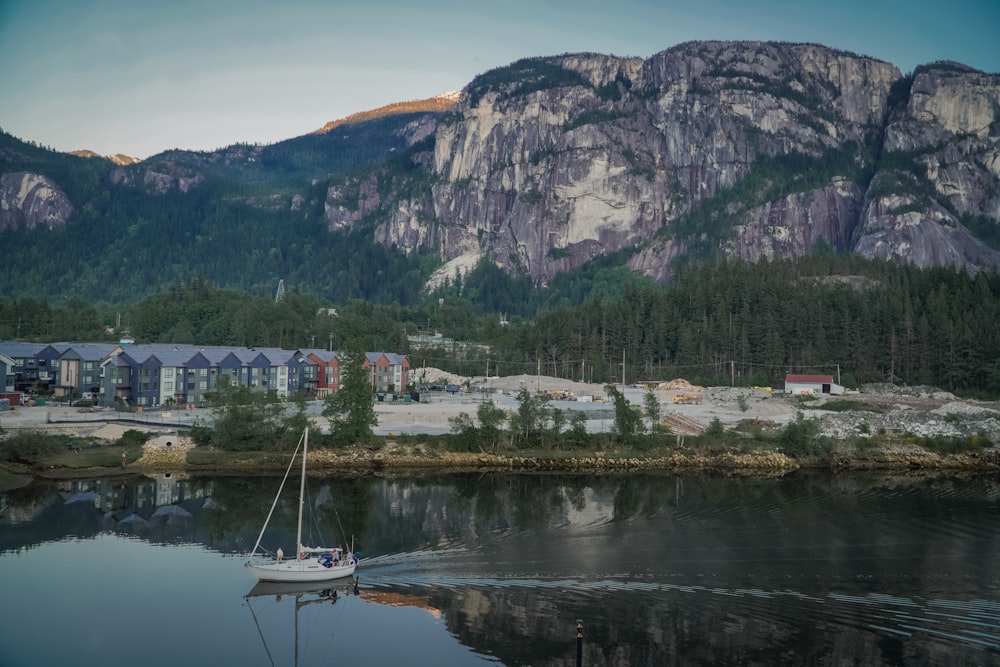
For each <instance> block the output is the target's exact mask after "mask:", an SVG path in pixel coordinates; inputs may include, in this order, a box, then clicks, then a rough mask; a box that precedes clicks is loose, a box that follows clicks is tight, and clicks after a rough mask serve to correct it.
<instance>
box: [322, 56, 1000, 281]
mask: <svg viewBox="0 0 1000 667" xmlns="http://www.w3.org/2000/svg"><path fill="white" fill-rule="evenodd" d="M909 83H911V82H910V81H909V80H908V79H904V78H903V77H902V75H901V73H900V72H899V70H897V69H896V68H895V67H893V66H892V65H889V64H887V63H884V62H880V61H877V60H874V59H871V58H865V57H861V56H857V55H853V54H848V53H844V52H840V51H835V50H833V49H829V48H825V47H822V46H817V45H811V44H775V43H759V42H709V43H704V42H700V43H689V44H683V45H680V46H678V47H675V48H672V49H669V50H667V51H664V52H662V53H659V54H656V55H655V56H653V57H651V58H649V59H647V60H642V59H635V58H615V57H610V56H602V55H593V54H581V55H566V56H558V57H551V58H542V59H534V60H527V61H521V62H519V63H515V64H514V65H512V66H511V67H509V68H505V69H503V70H497V71H494V72H490V73H487V74H484V75H482V76H481V77H478V78H477V79H476V80H474V81H473V82H472V83H470V85H469V86H467V87H466V89H465V90H464V91H463V93H462V96H461V98H460V101H459V102H458V104H457V106H456V107H455V109H454V111H453V112H452V113H450V114H447V115H446V116H445V118H444V119H443V120H442V121H441V123H440V124H439V126H438V127H437V130H436V132H435V135H434V149H433V153H432V154H427V155H424V156H420V159H422V160H424V162H425V165H426V166H425V172H424V174H423V176H422V178H425V179H427V182H428V183H429V184H430V185H428V186H427V187H426V188H424V189H422V190H421V189H419V188H413V187H412V184H404V183H398V182H393V183H387V182H386V181H387V179H388V178H389V177H390V176H392V175H391V174H386V173H382V174H379V173H375V174H372V175H371V176H370V177H369V181H368V182H352V183H340V184H338V185H336V186H334V187H332V188H331V189H330V191H329V193H328V197H327V202H326V203H327V208H326V215H327V219H328V222H329V225H330V227H331V228H333V229H336V228H342V227H345V226H350V225H352V224H355V223H356V222H358V221H359V220H361V219H367V220H371V219H377V220H379V221H380V222H379V224H378V227H377V230H376V233H375V235H376V239H377V240H378V241H379V242H381V243H384V244H386V245H392V246H396V247H399V248H402V249H404V250H406V251H416V250H423V251H432V252H436V253H438V254H439V255H440V257H441V258H442V259H443V260H446V261H451V262H453V263H455V264H462V263H465V264H467V263H468V262H469V260H470V258H478V257H480V256H483V257H487V258H489V259H490V260H492V261H494V262H495V263H497V264H498V265H501V266H505V267H508V268H517V269H523V270H525V271H527V272H528V273H529V274H530V275H531V276H532V278H533V279H534V280H535V281H536V282H537V283H539V284H544V283H545V282H546V281H547V280H549V279H550V278H551V277H553V276H554V275H556V274H558V273H560V272H562V271H566V270H570V269H573V268H576V267H578V266H580V265H582V264H583V263H585V262H586V261H588V260H589V259H591V258H593V257H594V256H595V255H597V254H600V253H604V252H608V251H614V250H618V249H621V248H625V247H632V246H635V247H637V248H638V251H637V252H636V254H635V255H634V256H633V257H632V259H631V260H630V262H629V265H630V266H631V267H632V268H633V269H634V270H637V271H642V272H645V273H648V274H650V275H653V276H655V277H657V278H660V279H666V278H668V277H669V274H670V262H671V261H672V260H673V259H674V258H676V257H678V256H680V255H683V254H685V253H689V252H699V253H703V254H705V253H709V252H716V251H721V252H723V253H725V254H727V255H730V256H734V257H739V258H742V259H745V260H756V259H758V258H760V257H788V256H797V255H803V254H806V253H808V252H810V250H811V249H812V248H813V247H814V246H815V245H816V243H817V242H819V241H822V242H825V243H826V244H828V245H829V246H831V247H832V248H834V249H836V250H838V251H841V252H846V251H857V252H860V253H862V254H864V255H867V256H870V257H886V258H891V259H893V260H896V261H911V262H914V263H917V264H920V265H930V264H951V265H955V266H960V267H964V268H968V269H971V270H975V269H978V268H982V267H998V266H1000V253H998V252H997V250H995V249H993V248H991V247H989V246H988V245H986V244H985V243H983V241H982V240H980V237H982V236H984V235H985V236H989V234H990V233H991V232H990V230H991V229H992V228H995V227H996V226H997V224H998V220H1000V194H998V192H997V191H998V187H997V185H998V183H1000V171H998V165H1000V151H998V145H997V136H998V107H1000V77H998V76H996V75H987V74H983V73H980V72H975V71H973V70H969V69H967V68H963V67H961V66H955V65H950V64H945V65H938V66H930V67H926V68H924V69H923V70H921V71H919V72H918V73H917V74H916V75H915V76H914V77H913V79H912V85H911V86H909V88H907V84H909ZM393 178H398V177H395V176H393ZM910 180H913V181H914V182H915V183H916V185H912V184H911V183H910ZM377 186H379V187H377ZM922 188H923V189H922ZM973 223H976V224H978V226H979V227H978V230H974V231H970V227H969V225H972V224H973ZM984 230H985V234H984Z"/></svg>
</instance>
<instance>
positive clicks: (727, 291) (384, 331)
mask: <svg viewBox="0 0 1000 667" xmlns="http://www.w3.org/2000/svg"><path fill="white" fill-rule="evenodd" d="M487 271H488V270H487ZM592 275H593V276H594V277H598V278H596V279H594V280H591V281H590V282H589V283H586V282H584V283H580V282H578V281H579V275H578V276H577V277H576V278H573V277H567V278H566V279H565V280H564V284H565V285H566V286H567V292H564V294H565V293H569V292H570V291H573V292H574V293H576V296H574V299H578V298H579V299H585V300H584V302H583V303H582V304H579V305H574V304H573V303H572V300H571V299H568V298H565V299H563V298H560V297H559V294H558V292H549V291H545V290H543V291H540V292H537V293H533V292H529V291H528V290H527V289H526V286H525V285H522V284H520V283H519V282H518V280H519V279H518V278H517V277H505V276H500V275H497V274H496V273H495V272H484V273H483V276H486V277H489V278H492V279H493V282H492V286H490V285H491V283H490V281H489V280H484V279H483V276H480V277H479V278H476V277H475V276H472V277H467V278H466V279H465V285H464V289H463V290H462V291H461V293H460V292H459V291H458V290H455V289H454V287H455V286H454V285H452V286H450V287H446V288H445V290H444V291H442V292H440V293H436V294H432V295H430V296H429V297H425V298H424V299H423V300H422V301H421V302H420V303H419V304H418V305H410V306H403V305H400V304H399V303H391V304H376V303H373V302H370V301H362V300H347V301H344V302H341V303H339V304H333V303H330V302H329V301H326V300H323V299H320V298H318V297H315V296H313V295H311V294H309V293H307V292H305V291H302V290H300V289H299V288H298V287H297V286H296V285H295V284H291V285H290V286H289V288H288V290H287V291H286V294H285V296H284V298H282V299H281V300H279V301H275V299H274V298H273V297H272V296H270V295H268V296H254V295H251V294H247V293H246V292H243V291H238V290H229V289H218V288H215V287H214V286H213V285H212V284H211V283H210V282H209V281H207V280H205V279H203V278H199V277H194V278H191V279H189V280H188V281H186V282H181V281H179V280H176V281H174V283H172V284H171V285H170V286H169V287H168V288H166V289H164V290H162V291H160V292H158V293H156V294H154V295H151V296H149V297H146V298H144V299H141V300H139V301H137V302H134V303H124V304H117V305H110V304H91V303H87V302H84V301H82V300H80V299H73V300H69V301H66V302H64V303H62V304H60V305H57V306H52V305H49V304H48V303H47V302H46V301H45V300H44V299H36V298H22V299H17V300H0V339H5V340H11V339H17V340H35V341H44V342H53V341H60V340H63V341H95V342H99V341H107V342H112V341H115V340H116V339H117V338H116V337H117V336H118V335H119V334H120V333H121V332H122V331H128V332H129V333H130V334H131V335H132V336H134V337H135V338H136V339H137V340H138V341H139V342H141V343H154V342H155V343H191V344H201V345H240V346H248V347H253V346H268V347H282V348H285V349H295V348H323V349H332V350H342V349H344V348H345V346H347V345H348V344H349V343H350V344H356V345H358V346H360V347H361V348H363V349H365V350H368V351H376V350H384V351H393V352H398V353H402V354H408V355H409V356H410V362H411V365H412V366H413V367H414V368H417V369H419V368H421V367H433V368H440V369H442V370H447V371H451V372H455V373H459V374H461V375H465V376H472V377H475V376H480V377H481V376H484V375H486V373H487V372H488V373H489V374H491V375H518V374H529V375H530V374H536V373H540V374H545V375H552V376H557V377H564V378H568V379H573V380H585V381H588V382H596V383H602V384H605V383H621V382H622V381H623V380H624V381H625V383H627V384H631V383H637V382H642V381H658V380H669V379H673V378H677V377H683V378H685V379H688V380H689V381H691V382H694V383H696V384H702V385H719V384H723V385H728V384H734V385H737V386H750V385H779V384H780V382H781V381H782V380H783V378H784V375H785V374H786V373H790V372H792V373H823V374H828V375H833V376H834V379H835V381H837V380H840V383H841V384H844V385H846V386H849V387H856V386H859V385H861V384H867V383H896V384H905V385H930V386H936V387H940V388H942V389H946V390H948V391H953V392H957V393H963V394H968V395H976V396H981V397H997V396H1000V327H997V325H996V323H997V322H1000V276H998V275H997V274H996V273H985V272H980V273H978V274H976V275H975V276H970V275H968V274H966V273H964V272H962V271H956V270H954V269H950V268H929V269H921V268H918V267H914V266H897V265H895V264H891V263H887V262H883V261H877V260H866V259H863V258H858V257H854V256H848V257H842V256H835V255H832V254H817V255H813V256H810V257H806V258H801V259H797V260H780V261H762V262H759V263H756V264H746V263H741V262H734V261H715V262H710V263H700V264H692V265H689V266H686V267H683V268H681V269H680V271H679V273H678V274H677V275H676V277H675V279H674V280H673V281H672V282H671V283H670V284H669V285H666V286H663V285H656V284H653V283H652V282H649V281H644V280H641V279H636V278H630V279H627V280H622V281H618V282H615V280H614V278H613V276H614V275H617V274H615V273H614V272H611V273H608V272H607V271H606V270H604V269H602V270H598V271H594V272H593V273H592ZM504 281H507V283H506V285H507V286H505V282H504ZM554 282H555V281H554ZM587 285H589V286H590V287H591V290H590V298H589V299H588V298H587V296H586V286H587ZM510 286H513V287H510ZM508 287H510V288H509V289H508ZM448 290H451V291H448ZM500 295H506V296H507V297H509V298H522V299H524V300H527V301H531V300H534V304H535V305H533V306H532V305H530V304H529V306H528V307H525V310H523V311H521V312H523V313H525V314H524V315H512V316H511V317H509V318H505V319H502V318H501V313H504V312H509V311H499V312H498V311H497V310H495V309H494V306H495V305H496V304H494V303H491V301H492V300H494V299H496V298H499V297H500ZM484 299H485V301H486V302H488V303H486V304H485V305H484V303H483V301H484ZM476 300H479V302H478V303H477V302H476ZM501 300H502V299H501ZM541 304H546V305H545V306H542V305H541ZM561 304H562V305H561ZM536 307H537V308H539V309H538V310H536V311H534V312H533V311H532V308H536ZM433 332H438V333H441V334H442V335H443V337H444V338H445V339H451V340H452V341H454V342H453V344H452V345H451V346H450V347H446V348H441V347H432V346H428V345H424V344H420V343H411V342H410V339H409V335H410V334H416V333H433Z"/></svg>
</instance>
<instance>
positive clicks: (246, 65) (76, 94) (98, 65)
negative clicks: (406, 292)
mask: <svg viewBox="0 0 1000 667" xmlns="http://www.w3.org/2000/svg"><path fill="white" fill-rule="evenodd" d="M695 39H747V40H780V41H791V42H817V43H821V44H826V45H827V46H831V47H835V48H839V49H845V50H848V51H853V52H856V53H860V54H863V55H869V56H874V57H876V58H880V59H882V60H886V61H888V62H890V63H892V64H894V65H896V66H897V67H899V68H900V69H901V70H902V71H903V72H908V71H912V70H913V68H914V67H916V66H917V65H920V64H924V63H929V62H933V61H935V60H956V61H959V62H962V63H965V64H967V65H970V66H972V67H975V68H977V69H981V70H985V71H988V72H1000V0H978V1H975V0H952V1H951V2H934V3H931V2H920V1H919V0H918V1H917V2H912V1H910V2H903V1H902V0H886V1H881V0H868V1H866V2H861V1H858V0H845V1H843V2H839V3H831V2H816V1H814V0H757V2H745V1H742V2H741V1H735V0H702V1H698V0H659V1H657V0H618V1H617V2H609V1H608V0H602V1H596V0H572V1H571V0H506V1H505V2H489V3H487V2H481V1H477V0H428V1H426V2H419V1H416V2H415V1H412V0H411V1H409V2H405V1H401V0H365V1H364V2H360V1H358V0H354V1H353V2H349V3H348V2H343V1H341V0H327V1H322V0H285V1H283V2H282V1H279V0H272V1H269V2H262V1H260V0H0V128H3V129H4V130H6V131H7V132H10V133H11V134H14V135H15V136H17V137H20V138H21V139H25V140H31V141H37V142H39V143H41V144H43V145H46V146H50V147H52V148H55V149H57V150H62V151H70V150H76V149H90V150H94V151H97V152H98V153H102V154H111V153H126V154H129V155H133V156H136V157H140V158H145V157H148V156H150V155H152V154H154V153H157V152H159V151H162V150H166V149H169V148H184V149H193V150H211V149H215V148H220V147H222V146H226V145H229V144H232V143H235V142H238V141H243V142H249V143H268V142H273V141H279V140H282V139H288V138H291V137H294V136H298V135H301V134H305V133H306V132H310V131H312V130H315V129H318V128H319V127H322V126H323V124H324V123H326V122H328V121H330V120H335V119H337V118H342V117H344V116H347V115H349V114H351V113H354V112H357V111H364V110H367V109H372V108H375V107H378V106H382V105H384V104H390V103H392V102H399V101H403V100H409V99H420V98H425V97H431V96H433V95H437V94H440V93H444V92H449V91H453V90H458V89H460V88H462V87H463V86H465V85H466V84H467V83H468V82H469V81H470V80H471V79H472V78H473V77H475V76H476V75H477V74H481V73H483V72H485V71H487V70H490V69H492V68H494V67H499V66H503V65H507V64H509V63H511V62H513V61H515V60H518V59H519V58H524V57H529V56H544V55H553V54H559V53H567V52H579V51H591V52H596V53H608V54H615V55H619V56H641V57H648V56H650V55H652V54H654V53H656V52H658V51H662V50H664V49H667V48H670V47H671V46H674V45H676V44H679V43H681V42H686V41H689V40H695Z"/></svg>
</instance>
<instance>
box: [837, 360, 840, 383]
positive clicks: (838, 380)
mask: <svg viewBox="0 0 1000 667" xmlns="http://www.w3.org/2000/svg"><path fill="white" fill-rule="evenodd" d="M837 384H840V364H837Z"/></svg>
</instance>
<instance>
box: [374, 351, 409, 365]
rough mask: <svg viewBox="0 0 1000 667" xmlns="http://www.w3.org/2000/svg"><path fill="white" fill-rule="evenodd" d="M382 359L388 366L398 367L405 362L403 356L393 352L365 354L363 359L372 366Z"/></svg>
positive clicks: (404, 356)
mask: <svg viewBox="0 0 1000 667" xmlns="http://www.w3.org/2000/svg"><path fill="white" fill-rule="evenodd" d="M382 357H385V360H386V361H388V362H389V365H390V366H399V365H400V364H402V363H403V362H404V361H406V360H407V359H406V355H405V354H396V353H394V352H365V359H367V360H368V363H370V364H372V365H374V364H375V363H376V362H377V361H378V360H379V359H381V358H382Z"/></svg>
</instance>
